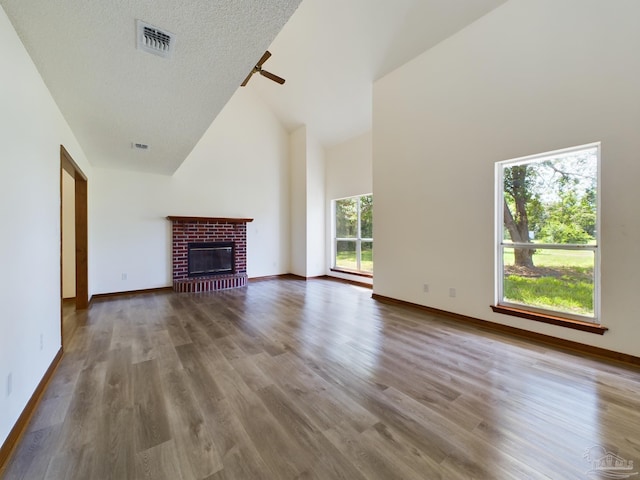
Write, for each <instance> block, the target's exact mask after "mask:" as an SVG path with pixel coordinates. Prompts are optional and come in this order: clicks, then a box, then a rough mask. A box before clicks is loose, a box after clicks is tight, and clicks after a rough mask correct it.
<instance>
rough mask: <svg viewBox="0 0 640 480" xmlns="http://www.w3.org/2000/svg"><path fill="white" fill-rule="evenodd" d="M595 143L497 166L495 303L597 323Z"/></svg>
mask: <svg viewBox="0 0 640 480" xmlns="http://www.w3.org/2000/svg"><path fill="white" fill-rule="evenodd" d="M599 163H600V145H599V144H591V145H586V146H582V147H576V148H571V149H566V150H561V151H556V152H550V153H545V154H541V155H536V156H531V157H526V158H520V159H515V160H510V161H506V162H500V163H498V164H497V165H496V167H497V168H496V177H497V182H496V186H497V188H496V198H497V202H496V210H497V211H496V218H497V222H496V223H497V255H496V257H497V262H496V263H497V275H496V279H497V282H496V283H497V285H496V286H497V289H496V290H497V302H498V305H504V306H507V307H513V308H517V309H524V310H528V311H531V312H536V313H540V314H548V315H553V316H559V317H565V318H568V319H575V320H583V321H588V322H593V323H599V319H598V308H599V305H598V303H599V295H598V292H599V272H598V269H599V250H598V249H599V229H598V225H599V218H598V217H599V208H598V203H599V200H598V197H599V191H598V187H599V185H598V178H599V173H598V171H599Z"/></svg>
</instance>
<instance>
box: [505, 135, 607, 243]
mask: <svg viewBox="0 0 640 480" xmlns="http://www.w3.org/2000/svg"><path fill="white" fill-rule="evenodd" d="M597 169H598V154H597V148H595V147H590V148H586V149H582V150H575V151H572V152H564V153H559V154H556V155H551V156H549V157H544V158H537V159H534V160H532V161H530V162H528V163H522V164H517V165H508V164H507V165H505V166H504V167H503V185H502V188H503V194H504V204H503V206H502V208H503V209H504V225H503V234H502V238H503V240H504V241H505V242H507V243H508V242H509V241H513V242H517V243H527V242H531V241H535V242H538V243H553V244H586V243H592V242H595V238H596V231H595V230H596V210H597V206H596V187H597Z"/></svg>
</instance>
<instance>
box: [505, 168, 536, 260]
mask: <svg viewBox="0 0 640 480" xmlns="http://www.w3.org/2000/svg"><path fill="white" fill-rule="evenodd" d="M535 173H536V172H535V168H534V167H533V166H530V165H515V166H513V167H508V168H505V169H504V205H503V209H504V226H505V228H506V229H507V231H508V232H509V236H510V237H511V241H512V242H515V243H529V242H530V241H531V238H530V237H529V230H530V225H529V212H528V210H529V209H530V208H531V206H532V205H534V204H535V205H538V204H539V199H538V198H536V194H535V192H534V189H533V188H532V187H533V185H534V183H535ZM513 252H514V263H515V265H517V266H521V267H529V268H533V254H534V252H535V250H534V249H532V248H514V251H513Z"/></svg>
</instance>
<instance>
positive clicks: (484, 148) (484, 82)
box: [373, 0, 640, 355]
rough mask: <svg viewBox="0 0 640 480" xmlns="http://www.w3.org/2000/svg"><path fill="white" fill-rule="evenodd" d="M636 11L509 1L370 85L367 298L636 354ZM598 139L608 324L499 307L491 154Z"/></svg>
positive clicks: (639, 35) (639, 108)
mask: <svg viewBox="0 0 640 480" xmlns="http://www.w3.org/2000/svg"><path fill="white" fill-rule="evenodd" d="M639 17H640V2H637V1H635V0H618V1H616V2H615V5H613V4H612V3H611V2H603V1H601V0H564V1H562V2H558V1H557V0H512V1H510V2H508V3H506V4H505V5H503V6H502V7H500V8H498V9H496V10H494V11H493V12H491V13H490V14H488V15H487V16H485V17H483V18H481V19H480V20H479V21H477V22H476V23H474V24H472V25H470V26H469V27H467V28H466V29H464V30H462V31H461V32H459V33H458V34H456V35H455V36H453V37H451V38H450V39H448V40H446V41H444V42H443V43H441V44H440V45H438V46H437V47H435V48H433V49H432V50H429V51H427V52H426V53H424V54H423V55H421V56H419V57H417V58H416V59H414V60H413V61H411V62H410V63H408V64H407V65H405V66H403V67H401V68H400V69H398V70H396V71H395V72H392V73H391V74H389V75H388V76H386V77H385V78H383V79H381V80H380V81H378V82H376V84H375V85H374V97H373V98H374V118H373V125H374V128H373V178H374V185H373V186H374V195H375V239H376V247H375V248H376V250H375V253H376V260H375V261H376V266H375V271H376V281H375V285H374V291H375V292H376V293H378V294H381V295H385V296H389V297H394V298H399V299H402V300H406V301H409V302H414V303H419V304H422V305H428V306H432V307H436V308H440V309H444V310H448V311H452V312H457V313H460V314H465V315H470V316H473V317H477V318H482V319H486V320H491V321H493V322H498V323H503V324H508V325H511V326H514V327H518V328H523V329H527V330H531V331H535V332H540V333H544V334H548V335H553V336H557V337H560V338H565V339H569V340H573V341H578V342H581V343H585V344H590V345H595V346H599V347H603V348H607V349H610V350H614V351H619V352H624V353H628V354H632V355H640V344H639V343H638V341H637V339H638V337H639V335H640V324H639V323H638V322H637V321H636V317H637V304H636V297H637V292H638V290H640V276H639V275H638V274H637V263H638V259H639V258H640V256H639V255H640V240H639V239H640V217H639V216H638V214H637V208H638V205H640V189H638V188H637V185H636V183H637V179H638V178H640V159H639V158H638V152H639V151H640V148H639V147H640V145H639V142H640V137H638V131H640V115H639V112H640V84H639V83H638V78H640V55H638V46H639V45H640V29H638V28H637V19H638V18H639ZM595 141H602V188H601V194H602V238H601V240H602V323H603V324H604V325H605V326H607V327H609V328H610V331H609V332H607V333H606V334H605V335H604V336H598V335H594V334H590V333H586V332H578V331H575V330H569V329H566V328H562V327H557V326H552V325H546V324H540V323H536V322H532V321H527V320H523V319H517V318H514V317H509V316H504V315H499V314H494V313H493V312H491V311H490V309H489V305H490V304H492V303H493V302H494V288H493V284H494V268H493V261H494V247H493V238H494V210H493V209H494V198H493V192H494V177H493V172H494V164H495V162H497V161H500V160H505V159H509V158H514V157H519V156H524V155H528V154H534V153H538V152H545V151H550V150H555V149H559V148H563V147H569V146H574V145H582V144H585V143H589V142H595ZM424 283H427V284H429V285H430V292H429V293H423V291H422V286H423V284H424ZM450 287H455V288H457V293H458V295H457V297H456V298H449V296H448V290H449V288H450Z"/></svg>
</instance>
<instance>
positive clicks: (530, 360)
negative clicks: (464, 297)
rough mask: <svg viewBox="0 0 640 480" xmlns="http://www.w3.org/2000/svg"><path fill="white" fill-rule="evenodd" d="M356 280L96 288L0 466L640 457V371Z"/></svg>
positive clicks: (445, 473) (371, 468) (191, 468)
mask: <svg viewBox="0 0 640 480" xmlns="http://www.w3.org/2000/svg"><path fill="white" fill-rule="evenodd" d="M370 296H371V291H370V290H367V289H364V288H360V287H355V286H352V285H345V284H340V283H336V282H331V281H327V280H311V281H307V282H304V281H300V280H293V279H281V280H269V281H263V282H255V283H250V285H249V286H248V287H247V288H245V289H237V290H227V291H222V292H216V293H209V294H174V293H154V294H149V295H143V296H135V297H130V298H127V297H116V298H114V299H110V300H107V301H101V302H98V303H95V304H94V305H93V306H92V307H91V309H90V310H89V312H88V313H87V314H85V317H84V318H83V319H82V321H81V322H80V325H79V326H78V327H77V329H76V331H75V334H74V336H73V337H72V339H71V340H70V341H69V343H68V345H67V347H66V353H65V356H64V357H63V360H62V362H61V364H60V367H59V369H58V371H57V372H56V374H55V375H54V377H53V379H52V381H51V383H50V385H49V388H48V390H47V391H46V393H45V395H44V398H43V401H42V403H41V404H40V406H39V408H38V410H37V411H36V414H35V415H34V418H33V419H32V422H31V424H30V426H29V429H28V431H27V433H26V434H25V436H24V437H23V439H22V441H21V443H20V445H19V446H18V447H17V450H16V451H15V453H14V455H13V457H12V459H11V461H10V463H9V465H8V466H7V469H6V471H5V472H4V475H3V476H2V478H4V479H6V480H14V479H28V480H39V479H47V480H58V479H61V480H62V479H65V480H68V479H83V480H84V479H100V480H102V479H117V480H124V479H153V480H159V479H167V480H179V479H184V480H188V479H207V480H222V479H225V480H230V479H250V480H254V479H268V480H274V479H275V480H280V479H349V480H358V479H381V480H393V479H448V480H449V479H462V478H477V479H524V478H532V479H541V478H551V479H563V480H565V479H581V480H582V479H586V478H607V477H605V476H604V473H607V472H605V471H603V472H600V473H598V472H591V473H590V474H588V472H589V471H590V470H591V469H592V467H593V465H592V464H591V463H589V462H588V461H587V459H589V458H590V460H592V461H593V460H596V459H597V458H599V457H600V456H602V455H603V454H604V452H605V451H609V452H612V453H614V454H617V455H618V456H619V457H621V458H622V459H624V460H629V461H633V462H634V466H635V468H633V469H632V470H630V473H633V472H637V471H638V470H640V371H638V370H634V369H632V368H626V367H624V366H620V365H615V364H608V363H600V362H598V361H596V360H594V359H590V358H583V357H580V356H578V355H573V354H570V353H566V352H561V351H557V350H553V349H549V348H546V347H544V346H540V345H534V344H529V343H527V342H524V341H521V340H518V339H514V338H509V337H504V336H500V335H498V334H494V333H487V332H483V331H480V330H476V329H474V328H471V327H468V326H461V325H457V324H456V323H455V322H453V321H451V320H446V319H437V318H434V317H432V316H429V315H427V314H425V313H423V312H419V311H414V310H411V309H408V308H405V307H402V306H396V305H385V304H381V303H378V302H376V301H374V300H372V299H371V298H370ZM598 446H602V447H603V449H604V450H600V449H598V448H595V449H592V447H598ZM588 449H592V450H591V456H590V457H589V456H588V455H587V458H585V453H587V451H588ZM620 472H622V471H621V470H618V473H620ZM598 475H600V476H598ZM619 478H622V477H619Z"/></svg>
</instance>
